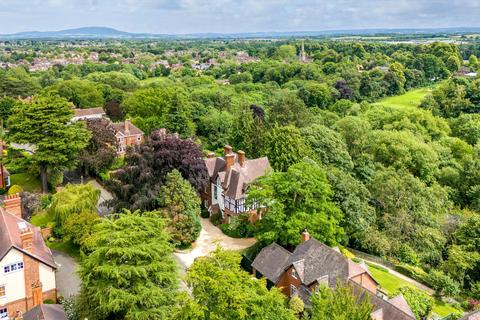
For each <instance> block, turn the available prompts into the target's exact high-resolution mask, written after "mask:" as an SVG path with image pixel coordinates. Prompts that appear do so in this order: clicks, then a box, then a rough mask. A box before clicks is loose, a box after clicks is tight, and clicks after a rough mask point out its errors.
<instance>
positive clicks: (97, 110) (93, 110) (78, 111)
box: [73, 108, 105, 117]
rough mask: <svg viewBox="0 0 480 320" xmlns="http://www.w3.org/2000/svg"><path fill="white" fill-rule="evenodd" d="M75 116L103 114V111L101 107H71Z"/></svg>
mask: <svg viewBox="0 0 480 320" xmlns="http://www.w3.org/2000/svg"><path fill="white" fill-rule="evenodd" d="M73 111H74V112H75V117H86V116H93V115H104V114H105V111H103V109H102V108H90V109H73Z"/></svg>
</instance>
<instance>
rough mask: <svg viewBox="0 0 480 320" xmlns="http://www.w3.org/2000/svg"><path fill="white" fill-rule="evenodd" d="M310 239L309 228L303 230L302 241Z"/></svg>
mask: <svg viewBox="0 0 480 320" xmlns="http://www.w3.org/2000/svg"><path fill="white" fill-rule="evenodd" d="M308 240H310V233H308V231H307V229H305V230H303V232H302V243H304V242H306V241H308Z"/></svg>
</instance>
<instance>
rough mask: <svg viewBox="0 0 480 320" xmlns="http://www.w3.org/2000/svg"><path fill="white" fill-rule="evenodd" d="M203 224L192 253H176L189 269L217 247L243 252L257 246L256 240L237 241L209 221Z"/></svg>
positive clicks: (204, 220)
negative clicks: (196, 260) (198, 259)
mask: <svg viewBox="0 0 480 320" xmlns="http://www.w3.org/2000/svg"><path fill="white" fill-rule="evenodd" d="M200 220H201V221H200V222H201V224H202V231H201V232H200V236H199V237H198V239H197V241H196V242H195V243H194V245H193V249H192V250H190V251H182V252H175V253H174V255H175V257H176V258H177V260H178V261H179V262H180V264H181V266H182V267H184V268H188V267H190V266H191V265H192V263H193V262H194V261H195V259H196V258H198V257H203V256H206V255H208V254H209V253H210V252H212V251H214V250H215V249H216V248H217V246H220V247H222V248H224V249H227V250H242V249H246V248H248V247H251V246H253V245H254V244H255V242H256V240H255V239H254V238H247V239H235V238H230V237H229V236H226V235H225V234H223V232H222V231H221V230H220V229H219V228H217V227H215V226H214V225H213V224H212V223H211V222H210V220H209V219H204V218H201V219H200Z"/></svg>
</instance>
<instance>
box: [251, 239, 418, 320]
mask: <svg viewBox="0 0 480 320" xmlns="http://www.w3.org/2000/svg"><path fill="white" fill-rule="evenodd" d="M252 272H253V274H254V275H255V276H257V277H259V278H263V277H265V278H266V279H267V280H268V281H269V282H270V284H272V285H275V286H276V287H278V288H279V289H280V290H281V291H282V292H283V293H284V294H285V295H286V296H287V297H289V298H291V297H292V296H294V295H297V296H298V297H300V298H301V299H302V300H303V301H304V302H305V305H306V306H307V307H308V306H310V296H311V295H312V294H313V293H315V292H316V290H317V289H318V287H319V286H320V285H326V286H329V287H330V288H335V287H336V284H337V281H341V282H347V283H349V284H350V285H352V286H354V288H356V289H355V292H357V293H358V294H357V295H358V296H359V297H360V296H362V297H367V296H368V297H369V298H370V299H371V302H372V304H373V305H374V306H375V309H374V312H373V313H372V318H373V319H374V320H414V319H415V316H414V315H413V312H412V311H411V310H410V307H409V306H408V304H407V303H406V301H405V299H404V298H403V297H402V296H397V297H395V298H393V299H390V300H387V299H384V298H383V295H382V294H380V293H379V292H378V290H377V289H378V282H377V281H376V280H375V278H373V276H372V275H371V274H370V272H369V271H368V267H367V266H366V265H362V264H357V263H355V262H353V261H351V260H349V259H347V258H346V257H345V256H344V255H343V254H341V253H340V252H339V251H338V250H335V249H333V248H331V247H329V246H327V245H325V244H323V243H321V242H320V241H317V240H315V239H310V235H309V233H308V232H307V231H304V232H303V233H302V243H301V244H299V245H298V246H297V247H296V248H295V250H294V251H293V252H290V251H288V250H286V249H285V248H283V247H282V246H280V245H278V244H276V243H273V244H271V245H269V246H267V247H265V248H263V249H262V251H260V253H259V254H258V255H257V257H256V258H255V260H254V261H253V263H252Z"/></svg>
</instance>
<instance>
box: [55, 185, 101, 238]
mask: <svg viewBox="0 0 480 320" xmlns="http://www.w3.org/2000/svg"><path fill="white" fill-rule="evenodd" d="M99 198H100V190H98V189H95V187H94V186H93V185H91V184H83V185H73V184H69V185H67V186H66V187H65V188H64V189H63V190H61V191H60V192H58V193H56V194H55V195H53V196H52V205H51V207H50V208H49V210H48V212H49V213H51V214H53V216H54V217H55V222H56V223H57V228H59V230H57V231H58V232H59V233H60V234H61V233H62V232H61V228H62V227H63V224H64V223H65V221H66V220H67V219H68V217H69V216H71V215H74V214H76V213H80V212H83V211H90V212H92V211H96V206H97V202H98V199H99Z"/></svg>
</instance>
